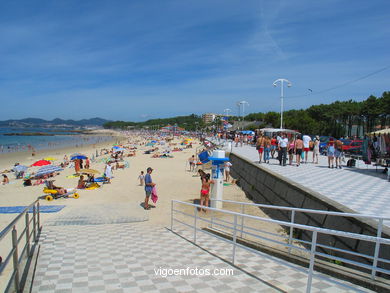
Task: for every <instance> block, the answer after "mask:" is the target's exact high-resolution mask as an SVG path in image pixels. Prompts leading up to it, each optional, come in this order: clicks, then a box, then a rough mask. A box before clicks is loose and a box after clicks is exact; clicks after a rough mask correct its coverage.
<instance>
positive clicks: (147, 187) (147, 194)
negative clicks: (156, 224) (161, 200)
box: [144, 167, 156, 210]
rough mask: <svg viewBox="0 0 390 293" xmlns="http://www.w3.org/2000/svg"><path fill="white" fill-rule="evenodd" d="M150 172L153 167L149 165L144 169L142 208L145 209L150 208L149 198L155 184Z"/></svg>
mask: <svg viewBox="0 0 390 293" xmlns="http://www.w3.org/2000/svg"><path fill="white" fill-rule="evenodd" d="M152 172H153V169H152V168H151V167H149V168H148V169H146V175H145V203H144V209H145V210H150V207H149V198H150V196H151V195H152V190H153V187H154V186H155V185H156V184H155V183H153V181H152V176H151V175H150V174H152Z"/></svg>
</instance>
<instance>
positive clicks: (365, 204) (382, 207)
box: [226, 145, 390, 226]
mask: <svg viewBox="0 0 390 293" xmlns="http://www.w3.org/2000/svg"><path fill="white" fill-rule="evenodd" d="M226 151H230V149H229V150H228V149H226ZM232 152H233V153H234V154H237V155H239V156H241V157H244V158H246V159H247V160H249V161H252V162H253V163H254V164H256V165H259V166H261V167H263V168H266V169H269V170H271V171H273V172H275V173H277V174H279V175H281V176H283V177H285V178H287V179H289V180H291V181H293V182H296V183H298V184H300V185H302V186H304V187H305V188H308V189H311V190H313V191H316V192H318V193H320V194H322V195H323V196H325V197H328V198H329V199H331V200H333V201H336V202H338V203H340V204H341V205H343V206H345V207H347V208H348V209H350V210H352V211H354V212H357V213H361V214H367V215H375V216H383V217H390V209H389V208H388V207H389V206H390V182H389V181H388V180H387V175H386V174H383V173H381V171H382V170H383V168H378V169H377V168H376V167H375V166H373V165H365V164H364V162H363V161H358V163H357V164H356V167H353V168H348V167H346V162H345V163H342V169H332V168H328V160H327V157H325V156H320V158H319V164H312V163H311V162H312V152H309V160H308V163H307V164H301V165H300V166H299V167H297V166H296V164H295V156H294V163H293V165H291V166H290V165H288V161H287V166H280V165H279V161H278V160H277V159H276V158H275V159H270V163H269V164H266V163H264V162H262V163H261V164H259V155H258V153H257V150H256V149H255V147H253V146H249V145H244V146H242V147H240V146H238V147H235V146H233V147H232ZM276 156H277V152H276V153H275V157H276ZM233 168H234V166H233ZM384 224H385V225H387V226H390V222H385V223H384Z"/></svg>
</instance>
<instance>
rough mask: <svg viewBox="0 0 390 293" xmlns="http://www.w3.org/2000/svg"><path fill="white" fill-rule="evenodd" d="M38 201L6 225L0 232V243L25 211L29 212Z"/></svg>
mask: <svg viewBox="0 0 390 293" xmlns="http://www.w3.org/2000/svg"><path fill="white" fill-rule="evenodd" d="M38 201H39V199H37V200H36V201H34V202H33V203H32V204H30V205H29V206H28V207H26V208H25V209H24V210H23V211H22V212H21V213H20V214H19V215H18V216H17V217H16V218H15V219H14V220H13V221H12V222H11V223H10V224H8V225H7V227H5V228H4V229H3V230H2V231H1V232H0V241H1V240H2V239H3V238H4V237H5V236H6V235H7V234H8V232H9V231H10V230H11V228H12V227H13V226H14V225H15V224H16V222H17V221H19V219H20V218H21V217H22V216H23V215H24V214H25V213H26V211H28V210H30V208H31V207H32V206H33V205H35V204H36V203H37V202H38Z"/></svg>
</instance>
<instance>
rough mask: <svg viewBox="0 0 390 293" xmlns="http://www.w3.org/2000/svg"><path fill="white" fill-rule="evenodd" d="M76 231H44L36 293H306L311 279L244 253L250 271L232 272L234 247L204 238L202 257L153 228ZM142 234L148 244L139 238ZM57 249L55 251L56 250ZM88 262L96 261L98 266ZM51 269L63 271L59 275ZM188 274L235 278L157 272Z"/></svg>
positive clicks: (318, 286) (329, 285)
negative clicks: (71, 252)
mask: <svg viewBox="0 0 390 293" xmlns="http://www.w3.org/2000/svg"><path fill="white" fill-rule="evenodd" d="M74 227H75V226H70V225H64V226H60V225H52V226H44V231H43V232H44V235H46V237H43V238H41V239H40V245H41V249H40V255H39V257H38V263H37V267H36V274H35V280H34V284H33V289H32V292H34V293H35V292H60V291H61V290H63V291H64V292H67V291H69V290H70V291H71V292H278V291H277V290H275V288H273V287H272V286H270V285H268V284H267V282H269V283H270V284H274V285H275V286H276V287H278V288H280V289H285V290H286V291H289V290H298V291H299V292H305V290H306V280H307V275H306V274H301V273H297V271H296V270H295V269H294V268H291V266H285V265H283V264H281V263H280V261H273V260H272V259H269V258H266V257H263V256H261V255H256V254H251V253H248V251H246V250H243V249H237V255H236V257H237V260H239V261H241V262H242V263H244V264H245V268H244V269H243V270H240V269H238V268H236V267H233V266H231V265H230V264H229V261H230V257H231V249H232V246H231V244H229V243H226V242H224V241H221V240H218V239H217V238H214V237H212V236H209V235H206V234H204V233H198V235H197V237H198V243H200V244H201V248H203V249H200V248H198V247H196V246H194V245H193V244H192V243H191V242H190V241H186V240H185V239H183V238H182V237H184V238H187V239H189V240H191V239H192V233H191V232H192V231H188V230H186V229H177V230H176V232H177V233H179V234H180V235H182V237H179V236H178V235H176V234H173V233H172V232H170V231H167V230H166V229H165V228H159V227H151V226H148V225H147V223H120V224H102V225H85V226H80V225H77V229H75V228H74ZM141 232H144V234H147V235H148V237H147V238H145V239H144V238H141V237H140V236H139V235H140V234H141ZM97 233H98V234H99V235H101V237H100V238H99V239H100V241H102V242H106V243H110V245H102V246H96V245H95V243H94V242H93V241H91V240H90V237H92V238H91V239H96V234H97ZM115 235H121V237H114V236H115ZM53 239H55V240H54V241H55V242H54V244H53ZM69 242H71V243H69ZM150 243H154V244H155V245H156V247H158V248H159V249H156V250H153V253H149V252H146V251H143V250H142V249H139V247H146V246H147V245H149V244H150ZM53 245H54V246H55V247H56V249H53ZM70 246H74V247H78V249H79V253H77V254H75V255H74V257H72V258H70V257H69V247H70ZM112 247H115V249H112ZM82 251H84V252H85V254H84V255H83V254H82V253H81V252H82ZM92 251H94V253H92ZM208 251H210V252H212V253H216V254H217V255H219V256H220V257H222V258H224V259H220V258H218V257H215V256H213V255H211V254H210V253H208ZM178 256H180V257H178ZM90 257H92V258H93V259H94V261H93V262H92V263H91V259H90ZM268 257H269V256H268ZM53 262H54V263H53ZM64 264H67V265H66V266H64ZM259 264H261V265H259ZM53 267H54V268H59V269H57V270H54V269H52V268H53ZM187 267H188V268H189V271H190V269H195V268H198V269H203V270H204V271H205V270H206V269H210V271H211V272H213V270H214V269H219V270H221V269H229V270H231V272H233V275H232V276H225V275H224V276H220V275H218V276H217V275H193V274H187V273H185V274H182V275H169V274H167V275H166V276H165V275H162V274H156V272H155V271H157V270H159V269H160V268H161V269H173V270H174V269H178V270H179V272H180V270H181V269H182V272H186V269H187ZM76 268H77V269H76ZM167 272H168V270H167ZM160 273H162V271H161V272H160ZM250 274H253V275H254V276H256V278H254V277H252V275H250ZM265 281H267V282H265ZM313 284H314V286H313V290H314V289H315V290H320V291H323V292H326V291H327V290H328V289H329V290H330V291H332V290H333V292H346V291H347V290H348V289H346V287H343V286H340V285H338V284H335V283H334V282H332V280H331V279H330V281H326V282H322V281H321V283H318V282H313ZM365 291H367V290H365ZM289 292H290V291H289Z"/></svg>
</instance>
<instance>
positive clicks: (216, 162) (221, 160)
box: [209, 150, 229, 209]
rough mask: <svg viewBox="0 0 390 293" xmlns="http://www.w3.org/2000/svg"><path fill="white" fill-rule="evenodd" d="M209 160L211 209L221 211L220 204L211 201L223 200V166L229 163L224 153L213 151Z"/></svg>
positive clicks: (219, 202)
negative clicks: (210, 168)
mask: <svg viewBox="0 0 390 293" xmlns="http://www.w3.org/2000/svg"><path fill="white" fill-rule="evenodd" d="M209 160H210V161H212V165H211V166H212V171H211V179H212V180H213V181H214V184H212V187H211V205H210V206H211V207H212V208H217V209H221V208H222V202H221V201H215V200H213V199H219V200H221V199H223V173H224V172H223V171H224V164H225V162H226V161H229V158H225V151H223V150H214V151H213V153H212V155H211V157H209Z"/></svg>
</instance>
